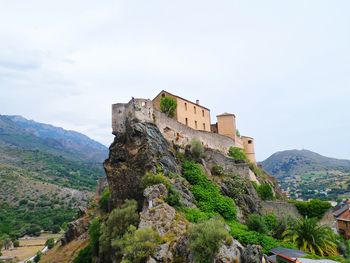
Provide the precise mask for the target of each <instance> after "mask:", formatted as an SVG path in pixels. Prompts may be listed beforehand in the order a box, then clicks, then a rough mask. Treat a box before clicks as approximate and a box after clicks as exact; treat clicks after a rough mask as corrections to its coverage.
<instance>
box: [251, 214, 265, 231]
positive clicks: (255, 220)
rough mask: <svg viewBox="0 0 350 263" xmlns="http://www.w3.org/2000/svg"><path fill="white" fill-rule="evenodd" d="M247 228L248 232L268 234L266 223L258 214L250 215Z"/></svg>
mask: <svg viewBox="0 0 350 263" xmlns="http://www.w3.org/2000/svg"><path fill="white" fill-rule="evenodd" d="M247 226H248V229H249V230H252V231H256V232H259V233H262V234H266V233H267V232H268V228H267V225H266V222H265V220H264V218H263V217H262V216H259V215H258V214H252V215H249V216H248V220H247Z"/></svg>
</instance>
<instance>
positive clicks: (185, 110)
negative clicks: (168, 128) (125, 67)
mask: <svg viewBox="0 0 350 263" xmlns="http://www.w3.org/2000/svg"><path fill="white" fill-rule="evenodd" d="M162 97H171V98H173V99H175V100H176V102H177V108H176V113H175V116H174V119H176V120H177V121H178V122H180V123H182V124H185V125H186V126H188V127H190V128H192V129H195V130H201V131H210V132H212V133H217V134H220V135H224V136H227V137H229V138H231V139H232V140H233V141H234V146H236V147H239V148H242V149H244V150H245V153H246V155H247V158H248V159H249V160H250V161H251V162H253V163H255V162H256V160H255V150H254V139H253V138H252V137H248V136H240V135H238V134H237V127H236V116H235V115H234V114H232V113H227V112H225V113H223V114H220V115H217V116H216V117H217V122H216V123H215V124H210V123H211V122H210V110H209V109H208V108H206V107H204V106H202V105H200V104H199V100H197V101H196V102H195V103H194V102H191V101H189V100H187V99H184V98H182V97H179V96H177V95H174V94H171V93H170V92H167V91H165V90H162V91H161V92H160V93H159V94H158V95H157V96H156V97H155V98H154V99H153V105H154V108H155V109H157V110H158V111H160V101H161V98H162Z"/></svg>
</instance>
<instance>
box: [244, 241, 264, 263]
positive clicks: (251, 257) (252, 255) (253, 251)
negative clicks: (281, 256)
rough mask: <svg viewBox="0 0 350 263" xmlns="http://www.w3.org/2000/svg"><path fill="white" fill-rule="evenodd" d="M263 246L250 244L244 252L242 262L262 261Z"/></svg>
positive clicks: (254, 262) (253, 262)
mask: <svg viewBox="0 0 350 263" xmlns="http://www.w3.org/2000/svg"><path fill="white" fill-rule="evenodd" d="M263 256H264V255H263V253H262V248H261V247H260V246H256V245H248V246H247V247H246V248H245V249H244V252H243V255H242V262H244V263H260V262H262V259H263Z"/></svg>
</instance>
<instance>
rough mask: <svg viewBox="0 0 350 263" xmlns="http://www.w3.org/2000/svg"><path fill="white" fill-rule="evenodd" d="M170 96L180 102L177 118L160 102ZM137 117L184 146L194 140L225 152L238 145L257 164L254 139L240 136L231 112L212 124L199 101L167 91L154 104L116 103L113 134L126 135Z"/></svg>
mask: <svg viewBox="0 0 350 263" xmlns="http://www.w3.org/2000/svg"><path fill="white" fill-rule="evenodd" d="M166 96H168V97H172V98H174V99H175V100H176V102H177V109H176V113H175V116H174V118H169V117H168V116H166V115H165V114H163V113H162V112H161V111H160V100H161V98H162V97H166ZM133 118H135V119H138V120H140V121H143V122H153V123H155V124H156V125H157V126H158V128H159V129H160V130H161V132H162V134H163V135H164V137H165V138H166V139H167V140H169V141H172V142H173V143H174V144H177V145H179V146H181V147H185V146H186V145H188V144H190V143H191V141H192V140H193V139H197V140H199V141H201V142H202V144H203V145H204V146H205V147H208V148H212V149H216V150H219V151H221V152H225V153H227V152H228V149H229V148H230V147H231V146H236V147H239V148H242V149H244V150H245V153H246V155H247V157H248V159H249V160H250V161H251V162H253V163H255V162H256V161H255V152H254V139H253V138H251V137H247V136H240V135H237V131H236V116H235V115H234V114H230V113H224V114H221V115H218V116H217V122H216V123H215V124H211V125H210V110H209V109H208V108H206V107H204V106H202V105H200V104H199V101H197V102H196V103H194V102H191V101H189V100H186V99H184V98H181V97H179V96H176V95H173V94H171V93H169V92H167V91H164V90H163V91H162V92H160V93H159V94H158V95H157V96H156V97H155V98H154V99H153V100H152V101H151V100H147V99H134V98H133V99H132V100H131V101H130V102H128V103H116V104H113V105H112V128H113V133H114V134H118V133H123V132H125V129H126V127H125V121H126V120H127V119H133Z"/></svg>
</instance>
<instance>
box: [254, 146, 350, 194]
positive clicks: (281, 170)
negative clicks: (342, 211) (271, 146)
mask: <svg viewBox="0 0 350 263" xmlns="http://www.w3.org/2000/svg"><path fill="white" fill-rule="evenodd" d="M261 165H262V167H263V168H264V169H265V170H266V171H267V172H269V173H270V174H272V175H273V176H275V177H276V178H277V180H278V181H279V183H280V185H281V187H282V189H283V190H285V191H287V192H289V193H290V194H291V197H301V198H304V199H307V198H313V197H318V198H327V199H334V198H337V197H338V196H341V195H345V196H350V189H348V185H349V183H350V161H349V160H340V159H335V158H329V157H325V156H322V155H320V154H318V153H315V152H312V151H309V150H288V151H281V152H277V153H275V154H273V155H271V156H270V157H269V158H267V159H266V160H265V161H263V162H261Z"/></svg>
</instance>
